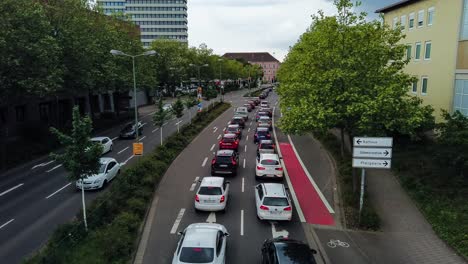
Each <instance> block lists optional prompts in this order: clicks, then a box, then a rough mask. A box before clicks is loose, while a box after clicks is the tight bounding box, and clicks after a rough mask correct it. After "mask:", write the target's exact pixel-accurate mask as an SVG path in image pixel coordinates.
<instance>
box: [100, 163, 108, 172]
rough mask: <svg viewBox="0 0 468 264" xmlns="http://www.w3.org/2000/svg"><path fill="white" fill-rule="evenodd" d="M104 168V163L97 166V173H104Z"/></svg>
mask: <svg viewBox="0 0 468 264" xmlns="http://www.w3.org/2000/svg"><path fill="white" fill-rule="evenodd" d="M105 170H106V164H101V167H99V173H104V171H105Z"/></svg>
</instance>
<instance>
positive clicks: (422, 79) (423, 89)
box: [421, 77, 429, 94]
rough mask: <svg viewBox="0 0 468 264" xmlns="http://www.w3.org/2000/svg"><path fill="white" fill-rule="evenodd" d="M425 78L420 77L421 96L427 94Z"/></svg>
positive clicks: (426, 79)
mask: <svg viewBox="0 0 468 264" xmlns="http://www.w3.org/2000/svg"><path fill="white" fill-rule="evenodd" d="M428 80H429V79H428V78H427V77H422V78H421V93H422V94H427V82H428Z"/></svg>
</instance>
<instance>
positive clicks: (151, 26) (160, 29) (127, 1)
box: [97, 0, 188, 47]
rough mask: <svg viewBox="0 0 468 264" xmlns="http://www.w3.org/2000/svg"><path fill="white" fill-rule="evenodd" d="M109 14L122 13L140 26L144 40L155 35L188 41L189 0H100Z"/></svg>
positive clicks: (148, 39) (98, 1) (155, 36)
mask: <svg viewBox="0 0 468 264" xmlns="http://www.w3.org/2000/svg"><path fill="white" fill-rule="evenodd" d="M97 3H98V5H99V6H100V7H101V8H102V9H103V10H104V13H105V14H107V15H110V14H113V13H119V12H121V13H123V14H125V15H128V16H130V18H131V19H132V20H133V21H134V22H135V24H137V25H138V26H140V31H141V42H142V43H143V46H146V47H147V46H149V45H150V44H151V42H152V41H153V40H155V39H174V40H178V41H181V42H188V33H187V30H188V27H187V0H97Z"/></svg>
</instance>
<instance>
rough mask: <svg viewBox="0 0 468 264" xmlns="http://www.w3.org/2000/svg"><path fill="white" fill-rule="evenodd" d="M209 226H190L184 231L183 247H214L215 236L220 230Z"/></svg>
mask: <svg viewBox="0 0 468 264" xmlns="http://www.w3.org/2000/svg"><path fill="white" fill-rule="evenodd" d="M209 225H210V224H191V225H189V226H188V227H187V229H186V230H185V237H184V242H183V245H182V246H183V247H211V248H214V247H216V235H217V233H218V231H220V230H221V229H220V228H217V227H215V226H209Z"/></svg>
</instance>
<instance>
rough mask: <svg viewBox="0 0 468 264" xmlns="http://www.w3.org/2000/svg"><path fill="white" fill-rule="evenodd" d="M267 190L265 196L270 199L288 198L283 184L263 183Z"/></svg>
mask: <svg viewBox="0 0 468 264" xmlns="http://www.w3.org/2000/svg"><path fill="white" fill-rule="evenodd" d="M262 185H263V189H264V190H265V192H264V194H265V196H269V197H286V192H285V189H284V185H283V184H281V183H262Z"/></svg>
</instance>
